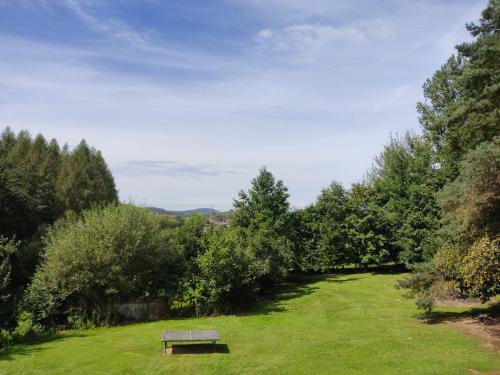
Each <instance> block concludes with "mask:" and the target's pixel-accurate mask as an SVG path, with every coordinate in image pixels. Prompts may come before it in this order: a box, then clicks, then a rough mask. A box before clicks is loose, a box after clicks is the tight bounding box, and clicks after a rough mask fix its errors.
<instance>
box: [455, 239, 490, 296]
mask: <svg viewBox="0 0 500 375" xmlns="http://www.w3.org/2000/svg"><path fill="white" fill-rule="evenodd" d="M460 275H461V277H462V280H463V287H464V291H465V292H466V293H467V295H468V296H469V297H473V298H480V299H481V301H483V302H486V301H487V300H488V299H489V298H490V297H492V296H494V295H496V294H497V293H499V292H500V238H497V239H496V240H490V239H489V238H488V237H483V238H481V239H479V240H477V241H476V242H474V244H473V245H472V247H471V248H470V251H469V253H468V254H467V256H466V257H465V258H463V260H462V262H461V264H460Z"/></svg>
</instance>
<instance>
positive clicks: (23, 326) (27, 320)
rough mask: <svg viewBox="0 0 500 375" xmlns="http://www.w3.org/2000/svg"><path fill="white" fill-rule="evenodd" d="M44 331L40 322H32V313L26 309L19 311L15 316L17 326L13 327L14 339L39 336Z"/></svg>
mask: <svg viewBox="0 0 500 375" xmlns="http://www.w3.org/2000/svg"><path fill="white" fill-rule="evenodd" d="M43 332H44V329H43V327H42V326H41V325H40V324H37V323H35V322H34V319H33V314H31V313H29V312H28V311H21V313H20V314H19V316H18V317H17V327H16V329H14V332H13V337H14V339H15V340H22V339H26V338H30V337H35V336H39V335H41V334H42V333H43Z"/></svg>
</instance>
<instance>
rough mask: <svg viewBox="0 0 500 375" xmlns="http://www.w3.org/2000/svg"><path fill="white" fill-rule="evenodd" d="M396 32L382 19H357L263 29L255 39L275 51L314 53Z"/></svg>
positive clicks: (381, 37) (384, 36)
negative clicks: (345, 22) (344, 23)
mask: <svg viewBox="0 0 500 375" xmlns="http://www.w3.org/2000/svg"><path fill="white" fill-rule="evenodd" d="M392 35H393V31H392V29H391V27H390V26H389V25H388V24H387V23H385V22H382V21H380V20H377V21H369V22H357V23H355V24H353V25H349V26H343V27H337V26H334V25H323V24H297V25H291V26H287V27H284V28H281V29H278V30H273V29H269V28H266V29H263V30H261V31H259V32H258V33H257V34H256V36H255V38H254V40H255V42H256V43H257V44H258V45H260V46H261V47H263V48H268V49H271V50H273V51H276V52H286V51H296V52H311V51H316V50H319V49H323V48H329V47H331V46H334V45H336V44H339V43H345V44H351V43H354V44H360V43H363V42H368V41H371V40H377V39H383V38H388V37H391V36H392Z"/></svg>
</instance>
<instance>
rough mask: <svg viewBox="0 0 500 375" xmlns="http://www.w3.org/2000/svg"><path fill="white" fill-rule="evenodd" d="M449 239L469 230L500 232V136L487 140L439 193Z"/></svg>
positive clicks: (494, 234)
mask: <svg viewBox="0 0 500 375" xmlns="http://www.w3.org/2000/svg"><path fill="white" fill-rule="evenodd" d="M438 202H439V205H440V206H441V209H442V210H443V213H444V218H443V221H444V229H443V233H444V236H445V238H446V239H447V240H451V239H453V238H457V237H459V236H461V235H462V234H465V233H467V232H468V233H470V234H473V233H474V235H473V237H474V239H478V238H479V237H482V236H483V235H485V234H488V235H490V236H496V235H499V234H500V137H495V138H493V140H492V141H491V142H483V143H482V144H480V145H479V146H477V147H476V148H475V149H474V150H471V151H470V152H469V153H468V154H467V155H466V156H465V158H464V159H463V161H462V162H461V163H460V167H459V175H458V177H457V178H456V179H455V180H454V181H453V182H451V183H449V184H447V185H446V186H445V187H444V188H443V189H442V190H441V191H440V192H439V194H438Z"/></svg>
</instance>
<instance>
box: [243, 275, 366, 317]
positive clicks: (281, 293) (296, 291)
mask: <svg viewBox="0 0 500 375" xmlns="http://www.w3.org/2000/svg"><path fill="white" fill-rule="evenodd" d="M339 276H341V275H338V274H315V275H310V274H293V275H290V276H289V277H288V279H287V281H286V282H285V283H282V284H278V285H275V286H273V287H272V288H271V289H270V290H269V291H267V292H266V293H265V294H264V295H263V296H262V297H261V299H260V300H259V301H258V303H257V305H256V306H255V307H254V308H251V309H250V310H248V311H246V312H243V313H241V314H238V315H267V314H274V313H280V312H285V311H287V310H288V308H287V307H286V304H284V302H286V301H290V300H293V299H296V298H302V297H304V296H308V295H311V294H313V293H315V292H316V291H317V290H319V287H317V286H314V285H311V284H315V283H317V282H320V281H326V282H328V283H346V282H349V281H355V280H360V279H362V278H359V277H348V278H339Z"/></svg>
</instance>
